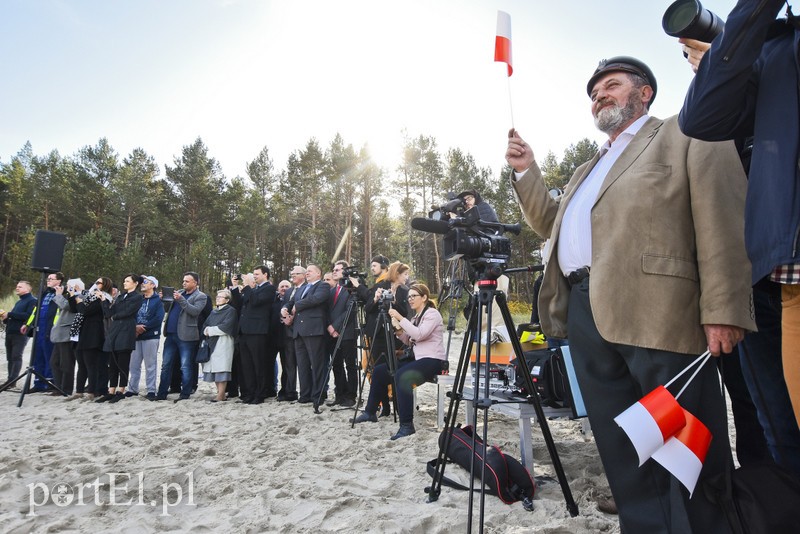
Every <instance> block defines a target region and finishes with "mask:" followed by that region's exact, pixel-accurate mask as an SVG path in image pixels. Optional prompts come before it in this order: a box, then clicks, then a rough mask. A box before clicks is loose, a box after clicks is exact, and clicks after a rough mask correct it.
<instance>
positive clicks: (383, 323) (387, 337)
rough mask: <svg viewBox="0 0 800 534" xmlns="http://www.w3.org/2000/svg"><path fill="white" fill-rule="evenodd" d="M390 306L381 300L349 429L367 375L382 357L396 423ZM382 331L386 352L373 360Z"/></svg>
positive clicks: (351, 426) (395, 386) (394, 366)
mask: <svg viewBox="0 0 800 534" xmlns="http://www.w3.org/2000/svg"><path fill="white" fill-rule="evenodd" d="M391 304H392V302H391V301H390V300H382V301H381V302H380V304H379V308H378V323H377V324H376V325H375V332H373V334H372V338H370V344H369V357H368V358H367V368H366V369H365V371H364V375H363V376H362V377H361V385H360V386H359V388H358V401H356V405H355V407H354V409H353V419H352V422H351V423H350V428H353V427H355V426H356V422H355V421H356V417H357V416H358V408H359V406H361V400H362V399H363V397H364V384H365V382H366V381H367V375H369V374H371V373H372V371H373V369H375V366H376V365H378V363H380V359H381V358H382V357H383V358H385V359H386V366H387V367H388V368H389V376H391V377H392V388H393V391H394V394H393V395H392V411H393V417H394V420H395V422H397V384H396V383H395V373H396V371H397V362H396V361H395V357H394V335H392V320H391V319H390V318H389V306H390V305H391ZM381 331H383V339H384V341H385V343H386V352H385V353H384V354H383V355H378V357H377V358H374V357H373V356H374V350H375V340H376V339H378V335H379V334H380V333H381Z"/></svg>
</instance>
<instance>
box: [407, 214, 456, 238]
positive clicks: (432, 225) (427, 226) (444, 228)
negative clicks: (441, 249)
mask: <svg viewBox="0 0 800 534" xmlns="http://www.w3.org/2000/svg"><path fill="white" fill-rule="evenodd" d="M411 228H413V229H414V230H421V231H423V232H429V233H431V234H447V233H450V230H451V228H450V223H448V222H447V221H435V220H433V219H426V218H425V217H415V218H413V219H411Z"/></svg>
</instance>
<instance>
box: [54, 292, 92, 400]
mask: <svg viewBox="0 0 800 534" xmlns="http://www.w3.org/2000/svg"><path fill="white" fill-rule="evenodd" d="M65 289H68V290H69V292H67V294H66V295H65V294H64V291H65ZM84 289H85V286H84V284H83V281H82V280H81V279H80V278H75V279H71V280H67V287H66V288H65V287H64V286H62V285H58V286H56V287H55V292H56V293H55V296H54V297H53V304H54V305H55V306H56V307H57V308H58V312H57V313H56V318H55V324H53V328H52V329H51V330H50V341H51V342H52V343H53V354H52V356H50V369H51V370H52V371H53V383H54V384H55V385H56V386H58V387H59V388H61V390H62V391H63V392H64V393H65V394H67V395H72V390H73V386H74V385H75V341H77V338H76V339H75V340H73V339H71V337H70V333H69V331H70V329H71V328H72V321H73V319H75V312H76V311H77V309H76V307H75V299H71V298H70V294H71V293H72V292H76V291H83V290H84ZM52 395H54V396H55V395H61V393H59V392H58V391H54V392H53V393H52Z"/></svg>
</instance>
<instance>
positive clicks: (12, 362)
mask: <svg viewBox="0 0 800 534" xmlns="http://www.w3.org/2000/svg"><path fill="white" fill-rule="evenodd" d="M27 344H28V336H24V335H22V334H13V333H11V332H8V331H6V360H7V361H8V380H9V381H10V380H13V379H15V378H17V377H18V376H19V373H20V371H22V354H23V353H24V352H25V345H27Z"/></svg>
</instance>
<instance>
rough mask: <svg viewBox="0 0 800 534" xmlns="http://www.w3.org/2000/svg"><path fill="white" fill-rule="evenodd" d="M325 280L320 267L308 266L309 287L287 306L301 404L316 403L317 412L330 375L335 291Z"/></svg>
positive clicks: (307, 285) (299, 291)
mask: <svg viewBox="0 0 800 534" xmlns="http://www.w3.org/2000/svg"><path fill="white" fill-rule="evenodd" d="M321 278H322V270H321V269H320V268H319V267H318V266H316V265H313V264H310V265H309V266H308V267H306V285H305V287H303V288H302V289H301V290H298V291H297V292H295V295H294V299H293V300H291V301H289V302H288V303H287V304H286V306H284V307H285V308H287V309H288V310H289V311H291V313H292V315H294V320H293V323H292V326H293V328H294V333H293V335H294V351H295V357H296V359H297V374H298V378H299V381H300V398H299V399H298V402H300V403H302V404H305V403H311V402H313V403H314V409H315V411H316V408H317V402H318V401H319V399H320V398H321V397H322V391H323V388H324V387H325V382H326V381H327V380H326V379H327V373H328V362H327V358H326V351H325V337H326V328H327V325H328V299H329V297H330V289H331V288H330V286H329V285H328V284H326V283H324V282H321Z"/></svg>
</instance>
